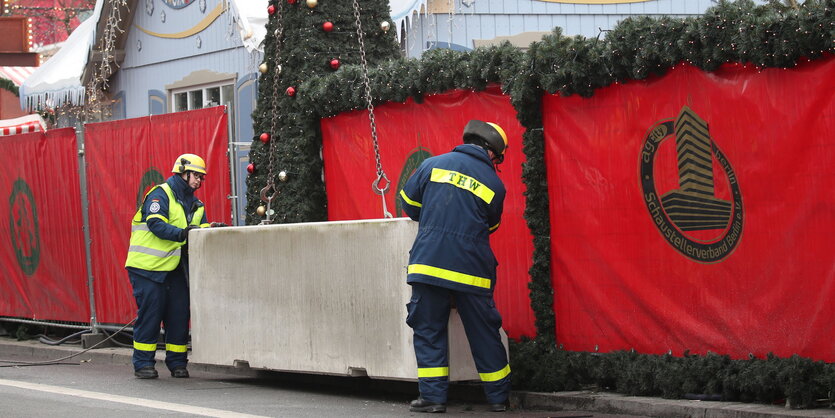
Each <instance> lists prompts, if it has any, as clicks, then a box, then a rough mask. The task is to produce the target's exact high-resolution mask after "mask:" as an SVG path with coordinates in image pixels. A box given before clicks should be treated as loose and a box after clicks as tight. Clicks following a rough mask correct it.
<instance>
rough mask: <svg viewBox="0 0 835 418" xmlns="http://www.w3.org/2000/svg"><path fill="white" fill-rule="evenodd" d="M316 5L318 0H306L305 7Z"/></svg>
mask: <svg viewBox="0 0 835 418" xmlns="http://www.w3.org/2000/svg"><path fill="white" fill-rule="evenodd" d="M317 5H319V1H318V0H307V7H310V8H311V9H312V8H314V7H316V6H317Z"/></svg>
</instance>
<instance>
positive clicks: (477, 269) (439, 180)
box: [399, 144, 506, 295]
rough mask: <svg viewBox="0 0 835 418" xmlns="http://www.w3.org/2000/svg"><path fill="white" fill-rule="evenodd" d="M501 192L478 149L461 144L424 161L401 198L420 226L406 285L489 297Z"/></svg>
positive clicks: (501, 197) (500, 212) (502, 203)
mask: <svg viewBox="0 0 835 418" xmlns="http://www.w3.org/2000/svg"><path fill="white" fill-rule="evenodd" d="M505 194H506V191H505V188H504V185H503V184H502V181H501V180H500V179H499V177H498V176H497V175H496V172H495V170H494V168H493V163H492V162H491V161H490V158H489V156H488V154H487V151H485V150H484V149H482V148H481V147H478V146H475V145H470V144H464V145H459V146H457V147H455V149H453V150H452V151H451V152H448V153H446V154H442V155H438V156H435V157H431V158H428V159H426V160H425V161H423V163H422V164H421V165H420V167H418V169H417V170H416V171H415V173H414V174H413V175H412V177H411V178H409V180H408V181H407V182H406V185H405V186H404V187H403V190H401V191H400V194H399V198H400V199H401V201H402V203H403V205H402V206H403V210H404V211H405V212H406V214H408V215H409V217H410V218H412V219H413V220H416V221H418V222H419V223H420V225H419V227H418V233H417V237H416V238H415V242H414V244H413V245H412V250H411V251H410V252H409V267H408V276H407V279H406V280H407V282H408V283H425V284H429V285H434V286H440V287H444V288H448V289H452V290H457V291H462V292H469V293H475V294H484V295H491V294H492V293H493V289H494V288H495V283H496V266H497V265H498V264H499V263H498V262H497V261H496V257H495V255H493V250H492V249H491V248H490V234H491V233H492V232H493V231H495V230H496V229H497V228H498V227H499V223H500V222H501V218H502V208H503V206H504V199H505Z"/></svg>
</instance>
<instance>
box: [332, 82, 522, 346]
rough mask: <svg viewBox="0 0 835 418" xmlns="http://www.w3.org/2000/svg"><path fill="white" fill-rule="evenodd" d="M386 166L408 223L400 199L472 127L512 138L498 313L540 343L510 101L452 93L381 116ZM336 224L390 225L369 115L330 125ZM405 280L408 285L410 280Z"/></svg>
mask: <svg viewBox="0 0 835 418" xmlns="http://www.w3.org/2000/svg"><path fill="white" fill-rule="evenodd" d="M374 115H375V119H376V122H377V134H378V137H379V148H380V160H381V163H382V167H383V170H384V171H385V173H386V176H387V177H388V179H389V180H391V187H390V189H389V191H388V192H387V193H386V194H385V196H386V205H387V208H388V211H389V212H391V213H392V215H394V216H395V217H402V216H406V214H405V213H403V212H402V211H401V209H400V207H399V206H397V205H396V202H395V197H396V195H397V193H399V191H400V189H401V188H402V187H403V185H404V184H405V182H406V180H408V178H409V176H411V174H412V173H413V172H414V171H415V169H416V168H417V166H418V165H419V164H420V162H421V161H423V160H424V159H425V158H427V157H429V156H433V155H439V154H443V153H445V152H449V151H450V150H452V148H454V147H455V146H456V145H460V144H461V143H462V142H461V133H462V131H463V129H464V125H466V124H467V122H468V121H469V120H470V119H480V120H484V121H489V122H495V123H498V124H499V125H500V126H501V127H502V128H504V130H505V132H506V133H507V135H508V140H509V148H508V150H507V157H506V159H505V162H504V164H502V165H501V166H500V168H501V173H499V177H500V178H501V179H502V181H503V182H504V184H505V187H506V188H507V198H506V199H505V206H504V215H503V217H502V225H501V227H500V228H499V230H498V231H497V232H496V233H494V234H493V235H492V237H491V244H492V246H493V249H494V252H495V253H496V258H498V260H499V268H498V282H497V284H496V290H495V298H496V305H497V307H498V309H499V311H500V312H501V313H502V316H503V319H504V329H505V331H506V332H507V333H508V335H509V336H511V337H513V338H518V337H520V336H522V335H527V336H534V335H536V329H535V327H534V317H533V312H532V311H531V308H530V299H529V297H528V293H529V292H528V281H529V279H528V269H529V268H530V266H531V259H532V253H533V244H532V238H531V235H530V232H529V231H528V228H527V225H526V224H525V220H524V219H523V218H522V215H523V212H524V208H525V197H524V196H523V192H524V191H525V188H524V185H523V184H522V163H523V162H524V161H525V156H524V154H523V153H522V132H523V131H524V130H523V128H522V126H521V125H520V124H519V122H518V121H517V120H516V111H515V110H514V109H513V107H512V106H511V104H510V98H509V97H507V96H505V95H503V94H502V93H501V91H500V90H499V89H498V88H497V87H491V88H489V89H487V90H486V91H483V92H477V93H476V92H471V91H452V92H449V93H445V94H438V95H431V96H426V97H425V98H424V100H423V103H421V104H417V103H415V102H414V101H413V100H412V99H409V100H407V101H406V102H405V103H386V104H383V105H381V106H378V107H376V108H375V111H374ZM322 142H323V151H322V154H323V158H324V164H325V186H326V189H327V194H328V219H330V220H332V221H339V220H352V219H374V218H382V217H383V207H382V200H381V199H380V196H379V195H377V194H375V193H374V191H373V189H372V186H371V185H372V183H373V182H374V181H375V179H376V178H377V171H376V159H375V154H374V146H373V142H372V140H371V127H370V124H369V120H368V112H366V111H356V112H346V113H343V114H340V115H338V116H335V117H332V118H328V119H323V120H322ZM401 279H402V280H404V281H405V280H406V277H405V272H404V275H403V277H402V278H401Z"/></svg>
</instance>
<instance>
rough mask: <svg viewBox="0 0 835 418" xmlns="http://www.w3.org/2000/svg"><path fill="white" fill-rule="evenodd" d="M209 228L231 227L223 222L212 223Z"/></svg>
mask: <svg viewBox="0 0 835 418" xmlns="http://www.w3.org/2000/svg"><path fill="white" fill-rule="evenodd" d="M209 226H211V227H212V228H222V227H224V226H229V225H226V224H225V223H223V222H212V223H211V224H210V225H209Z"/></svg>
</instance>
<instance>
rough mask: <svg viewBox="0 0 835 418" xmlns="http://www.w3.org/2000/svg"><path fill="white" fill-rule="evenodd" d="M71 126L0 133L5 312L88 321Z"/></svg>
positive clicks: (0, 264) (0, 281)
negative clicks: (38, 131)
mask: <svg viewBox="0 0 835 418" xmlns="http://www.w3.org/2000/svg"><path fill="white" fill-rule="evenodd" d="M77 151H78V148H77V143H76V138H75V132H74V130H73V129H72V128H67V129H56V130H52V131H49V133H47V134H43V133H30V134H23V135H14V136H9V137H4V138H0V167H3V169H2V170H0V196H2V204H0V208H1V209H0V219H2V221H0V272H2V273H0V294H2V295H3V296H2V297H0V315H4V316H15V317H22V318H30V319H39V320H62V321H76V322H87V321H89V320H90V299H89V294H88V290H87V268H86V266H85V260H84V230H83V226H84V225H83V223H82V222H81V220H82V217H81V199H80V195H81V194H80V185H79V177H78V153H77Z"/></svg>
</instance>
